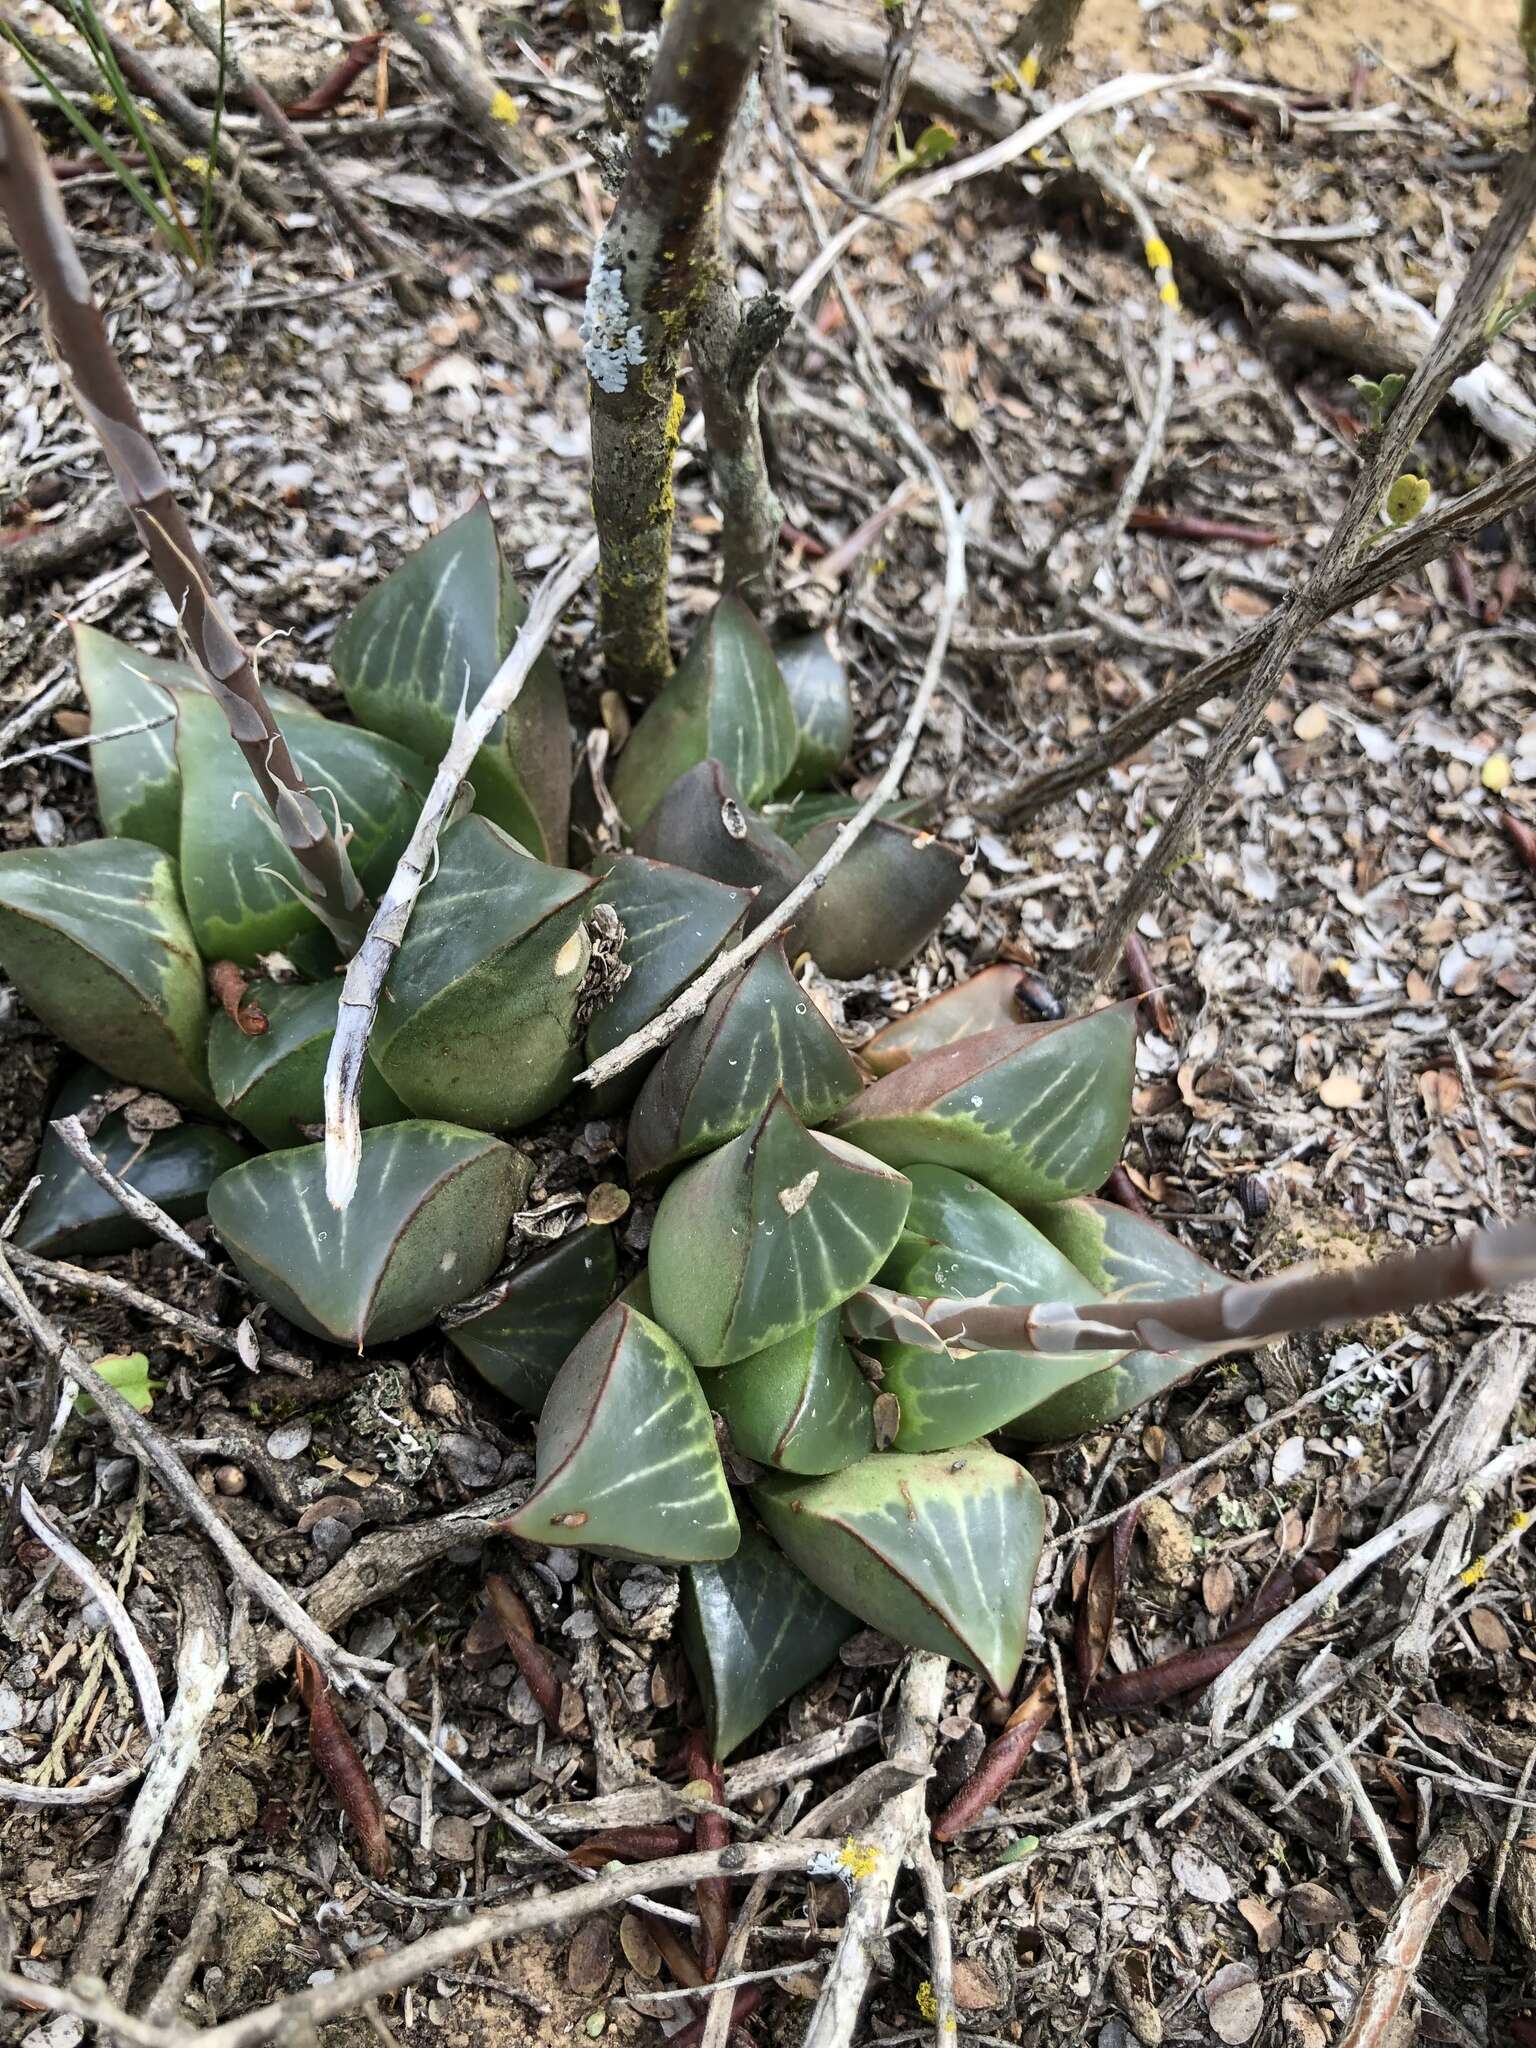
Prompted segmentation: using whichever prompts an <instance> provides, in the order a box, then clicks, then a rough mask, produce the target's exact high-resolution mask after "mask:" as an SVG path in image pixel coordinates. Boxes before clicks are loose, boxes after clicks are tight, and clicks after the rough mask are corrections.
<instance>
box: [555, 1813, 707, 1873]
mask: <svg viewBox="0 0 1536 2048" xmlns="http://www.w3.org/2000/svg"><path fill="white" fill-rule="evenodd" d="M692 1846H693V1845H692V1842H691V1840H690V1838H689V1837H688V1836H687V1835H685V1834H684V1832H683V1830H682V1829H681V1828H674V1827H671V1826H668V1825H667V1824H666V1823H665V1822H657V1823H655V1824H654V1825H652V1826H649V1827H632V1828H605V1829H604V1830H603V1832H602V1833H601V1834H598V1835H588V1837H587V1839H586V1840H585V1841H584V1842H578V1843H577V1845H576V1847H575V1848H574V1849H573V1850H572V1851H571V1861H572V1862H573V1863H574V1864H576V1865H577V1866H578V1868H580V1869H582V1870H601V1869H602V1867H603V1865H604V1864H605V1863H654V1862H655V1861H656V1860H657V1858H658V1857H661V1856H686V1855H687V1853H688V1851H689V1849H690V1848H691V1847H692Z"/></svg>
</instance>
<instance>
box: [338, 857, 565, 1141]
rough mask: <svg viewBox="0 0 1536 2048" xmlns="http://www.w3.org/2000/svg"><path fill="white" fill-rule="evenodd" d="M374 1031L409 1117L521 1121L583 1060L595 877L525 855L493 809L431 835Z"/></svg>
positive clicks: (381, 1061)
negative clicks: (429, 863) (496, 821)
mask: <svg viewBox="0 0 1536 2048" xmlns="http://www.w3.org/2000/svg"><path fill="white" fill-rule="evenodd" d="M438 853H439V859H438V866H437V872H436V874H435V875H434V876H433V877H432V879H431V880H430V881H429V882H427V883H426V884H425V885H424V886H423V888H422V891H421V896H420V898H419V899H418V901H417V904H416V909H415V913H414V915H413V916H412V918H411V922H410V925H409V927H408V928H407V930H406V934H405V941H404V943H403V945H402V946H401V948H400V951H399V954H398V956H397V957H396V960H395V964H394V966H393V967H392V968H391V969H390V973H389V980H388V982H387V983H386V985H385V992H384V1001H383V1002H382V1003H381V1004H380V1005H379V1014H378V1019H377V1021H376V1023H375V1025H374V1031H373V1040H372V1045H373V1056H374V1058H375V1060H376V1061H377V1062H378V1067H379V1071H380V1073H381V1074H382V1075H383V1076H384V1078H385V1080H386V1081H387V1082H388V1083H389V1085H390V1087H391V1088H393V1089H394V1091H395V1093H396V1094H397V1095H398V1096H399V1097H400V1100H401V1101H402V1102H404V1103H406V1104H407V1105H408V1106H409V1107H410V1109H411V1110H412V1111H413V1112H414V1114H415V1115H417V1116H443V1117H446V1116H453V1117H456V1118H458V1119H460V1120H462V1121H467V1122H470V1123H474V1124H479V1125H481V1126H482V1127H483V1128H484V1129H486V1130H495V1131H510V1130H517V1129H518V1128H520V1127H521V1126H522V1125H524V1124H528V1123H532V1122H533V1121H534V1119H535V1118H536V1117H540V1116H543V1115H544V1114H545V1112H546V1111H548V1110H550V1109H553V1108H554V1106H555V1104H556V1103H557V1102H558V1101H559V1100H560V1099H561V1097H562V1096H563V1095H564V1094H565V1092H566V1090H567V1089H568V1088H569V1087H570V1085H571V1081H572V1078H573V1077H574V1075H575V1073H576V1070H577V1068H578V1067H579V1066H580V1064H581V996H582V989H583V985H584V983H585V980H586V973H587V965H588V962H589V961H590V959H591V956H592V945H591V940H590V938H589V937H588V934H587V931H586V927H585V925H584V923H583V919H584V918H585V917H586V916H587V915H588V914H589V912H590V908H591V903H592V895H593V889H594V884H593V883H592V882H591V881H590V880H589V879H588V877H587V876H585V875H578V874H575V873H574V872H572V870H570V869H569V868H552V867H548V866H546V865H545V863H544V862H543V861H538V860H534V859H532V858H531V857H530V856H529V855H528V854H526V853H524V852H523V850H522V848H521V847H520V846H518V845H517V844H516V843H515V842H514V841H513V840H511V839H509V838H508V837H507V835H506V833H505V832H503V831H501V830H500V828H499V827H498V826H495V825H493V824H492V823H491V822H490V820H489V819H488V818H481V817H469V818H462V819H460V821H459V822H458V824H456V825H451V826H450V827H449V828H448V830H447V831H446V832H445V833H444V834H443V835H442V838H441V839H440V840H439V842H438Z"/></svg>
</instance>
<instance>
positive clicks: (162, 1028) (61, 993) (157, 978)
mask: <svg viewBox="0 0 1536 2048" xmlns="http://www.w3.org/2000/svg"><path fill="white" fill-rule="evenodd" d="M0 967H3V968H4V969H5V972H6V973H7V974H8V975H9V976H10V978H11V980H12V981H13V982H15V984H16V987H17V990H18V991H19V993H20V995H21V998H22V1000H23V1002H25V1003H26V1004H27V1006H28V1008H29V1009H32V1010H35V1011H36V1013H37V1015H38V1016H39V1017H41V1019H42V1020H43V1022H44V1023H45V1024H46V1025H47V1026H48V1029H49V1030H50V1031H51V1032H53V1033H54V1035H55V1037H57V1038H61V1039H63V1041H64V1043H65V1044H66V1045H68V1046H72V1047H73V1048H74V1050H75V1051H76V1052H78V1053H80V1054H81V1055H83V1057H84V1058H86V1059H88V1060H93V1061H94V1062H95V1063H96V1065H97V1066H99V1067H104V1068H105V1069H106V1071H107V1072H108V1073H109V1074H112V1075H114V1076H115V1077H116V1078H117V1079H118V1080H119V1081H137V1082H138V1083H139V1085H140V1086H141V1087H144V1088H154V1089H157V1090H158V1091H159V1092H160V1094H162V1095H170V1096H173V1097H174V1098H175V1100H176V1101H178V1102H188V1103H192V1104H194V1105H195V1106H196V1107H198V1108H199V1109H208V1110H211V1109H212V1108H213V1107H214V1102H213V1097H212V1095H211V1094H210V1093H209V1090H208V1050H207V1048H208V996H207V991H206V990H205V988H204V986H203V963H202V961H201V960H200V959H199V958H198V952H197V942H196V940H195V939H194V938H193V936H192V931H191V927H190V926H189V925H188V923H187V915H186V912H185V910H183V908H182V903H181V892H180V890H179V889H178V887H177V877H176V863H175V862H174V861H173V860H171V859H169V858H168V857H167V856H166V855H165V854H163V853H162V852H161V851H160V849H159V847H157V846H146V845H144V844H143V843H141V842H140V841H139V840H136V839H90V840H86V841H85V842H84V843H83V844H81V845H79V846H57V847H43V846H28V847H23V848H21V849H20V850H19V851H18V852H16V853H5V854H0Z"/></svg>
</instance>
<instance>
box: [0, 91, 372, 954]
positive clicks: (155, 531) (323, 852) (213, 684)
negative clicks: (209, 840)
mask: <svg viewBox="0 0 1536 2048" xmlns="http://www.w3.org/2000/svg"><path fill="white" fill-rule="evenodd" d="M0 214H3V215H4V216H5V219H6V221H7V222H8V224H9V226H10V229H11V233H12V235H13V236H14V237H15V240H16V249H17V253H18V254H19V255H20V257H21V260H22V262H23V264H24V265H25V267H26V270H27V273H28V275H29V276H30V278H31V280H32V283H33V286H34V287H35V289H36V291H37V293H38V296H39V298H40V299H41V300H42V303H43V306H44V308H45V310H46V313H47V318H48V323H49V327H50V330H51V333H52V338H53V343H54V346H55V348H56V349H57V351H58V354H59V357H60V359H61V360H62V362H63V365H64V367H65V369H66V370H67V371H68V373H69V378H70V381H71V382H72V384H73V387H74V395H75V401H76V403H77V404H78V405H79V407H80V410H81V411H82V412H83V413H84V415H85V417H86V420H87V421H88V423H89V425H90V427H91V429H92V431H93V432H94V433H95V435H96V438H97V439H98V440H99V441H100V443H101V448H102V453H103V454H104V455H105V457H106V459H107V466H108V467H109V468H110V470H111V471H112V475H113V477H114V479H115V480H116V483H117V487H118V489H119V491H121V493H122V495H123V498H124V501H125V502H126V504H127V506H128V509H129V512H130V514H131V515H132V518H133V523H134V526H135V528H136V529H137V532H138V535H139V538H140V540H141V541H142V542H143V544H144V546H145V547H146V548H147V549H148V551H149V558H150V560H151V562H152V563H153V564H154V567H155V573H156V574H157V575H158V576H159V578H160V581H161V583H162V584H163V585H164V586H165V591H166V595H167V596H168V597H169V598H170V600H171V603H172V605H173V606H174V608H175V612H176V616H177V619H178V621H179V624H180V627H181V631H182V633H183V635H184V637H185V639H186V642H187V645H188V647H189V649H190V651H191V654H192V658H193V660H194V661H195V662H196V663H197V665H198V668H199V670H200V672H201V673H202V676H203V678H204V680H205V681H206V683H207V685H208V688H209V689H210V691H211V692H212V693H213V696H214V698H215V699H216V700H217V702H218V703H219V705H220V707H221V708H222V710H223V712H224V715H225V717H226V718H227V719H228V720H229V729H230V732H231V734H232V735H233V737H234V739H235V741H236V743H237V745H238V746H239V748H240V751H241V753H242V754H243V755H244V756H245V759H246V762H247V765H248V766H249V768H250V770H251V773H252V774H253V775H254V776H255V778H256V784H257V787H258V788H259V789H260V791H261V793H262V796H263V797H264V798H265V800H266V802H267V804H268V805H269V806H270V808H271V811H272V815H273V817H274V819H275V820H276V826H277V831H278V834H279V836H280V839H281V843H282V844H283V845H284V846H286V847H287V848H288V850H289V852H290V853H292V855H293V856H294V858H295V860H297V862H298V863H299V872H300V874H301V875H302V876H303V878H304V884H305V888H306V890H307V891H308V892H309V907H310V909H312V910H313V912H314V914H315V915H316V916H317V917H318V918H320V919H321V921H322V922H323V923H324V924H325V925H326V926H327V927H328V928H329V929H330V930H331V932H332V933H333V935H334V936H335V938H336V940H337V943H338V944H339V945H341V946H343V947H344V948H345V949H347V950H350V948H351V946H352V945H353V944H355V943H356V941H357V939H358V937H359V936H360V935H361V932H362V928H363V924H364V923H365V921H366V917H365V912H366V907H367V906H366V904H365V902H364V898H363V892H362V889H361V887H360V885H359V883H358V880H357V877H356V876H355V875H354V874H353V872H352V864H351V862H350V861H349V860H348V859H347V856H346V852H345V850H344V848H343V847H342V845H341V843H340V842H339V841H338V840H337V839H336V838H335V837H334V836H333V835H332V833H331V831H330V829H329V827H328V826H327V824H326V822H325V818H324V815H323V813H322V812H321V810H320V807H319V806H318V805H317V804H316V802H315V800H314V798H313V797H312V796H311V795H310V794H309V791H308V790H307V789H306V787H305V785H304V778H303V776H302V775H300V773H299V771H298V768H297V767H296V765H295V763H294V760H293V756H292V755H291V754H290V753H289V751H288V743H287V741H286V740H285V739H284V738H283V735H282V733H281V731H280V730H279V728H278V725H277V723H276V721H275V719H274V718H273V716H272V713H271V710H270V708H269V706H268V704H267V701H266V698H265V697H264V696H263V695H262V692H261V686H260V684H259V683H258V682H257V680H256V671H255V669H254V668H253V667H252V665H251V660H250V657H249V655H248V654H247V653H246V652H245V650H244V648H242V647H241V645H240V642H239V640H238V639H237V638H236V637H235V633H234V631H233V629H232V628H231V626H230V624H229V622H228V620H227V619H226V618H225V616H224V613H223V611H222V610H221V608H220V606H219V602H218V599H217V598H216V597H215V596H214V593H213V585H212V583H211V581H210V579H209V576H208V571H207V568H206V566H205V564H204V562H203V559H202V556H201V554H200V553H199V551H198V547H197V543H196V542H195V541H194V540H193V538H192V531H191V528H190V527H189V526H188V525H187V522H186V519H185V517H184V516H183V514H182V511H181V508H180V506H179V505H177V503H176V501H175V499H174V497H173V496H172V493H171V484H170V479H169V477H168V476H167V475H166V473H165V471H164V469H163V468H162V467H161V463H160V458H159V456H158V455H157V454H156V453H155V450H154V447H153V445H152V444H151V442H150V441H149V440H148V439H147V438H146V436H145V433H144V428H143V423H142V422H141V420H140V419H139V415H138V409H137V407H136V406H135V405H134V402H133V393H132V392H131V391H130V390H129V388H128V380H127V378H126V377H125V376H124V375H123V368H122V364H121V363H120V362H119V361H118V359H117V356H116V354H115V353H114V351H113V348H112V344H111V342H110V341H109V340H108V339H107V330H106V326H105V323H104V322H103V320H102V317H101V312H100V309H99V308H98V306H97V304H96V299H95V295H94V294H93V292H92V290H91V286H90V280H89V279H88V278H87V276H86V274H85V268H84V266H83V264H82V263H81V261H80V256H79V252H78V251H77V249H76V248H75V244H74V240H73V238H72V236H71V235H70V231H69V223H68V220H67V219H66V218H65V214H64V205H63V201H62V200H61V199H60V197H59V188H58V186H57V185H56V184H55V183H54V179H53V174H52V172H51V171H50V170H49V168H48V163H47V159H46V158H45V157H44V155H43V152H42V148H41V146H40V144H39V143H38V139H37V135H36V133H35V131H34V130H33V127H32V124H31V122H30V121H29V120H28V119H27V117H26V115H25V114H24V113H23V112H22V110H21V108H20V107H19V106H18V105H17V103H16V101H15V100H14V99H13V98H12V97H11V95H10V94H9V93H8V92H7V91H6V90H5V89H4V88H3V87H0Z"/></svg>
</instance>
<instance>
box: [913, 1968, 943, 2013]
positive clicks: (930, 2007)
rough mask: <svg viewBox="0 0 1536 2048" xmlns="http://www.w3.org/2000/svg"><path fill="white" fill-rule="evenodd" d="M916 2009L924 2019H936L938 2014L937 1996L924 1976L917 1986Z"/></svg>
mask: <svg viewBox="0 0 1536 2048" xmlns="http://www.w3.org/2000/svg"><path fill="white" fill-rule="evenodd" d="M917 2009H918V2011H919V2012H920V2013H921V2014H922V2016H923V2018H924V2019H925V2020H936V2019H937V2018H938V2016H939V2001H938V1997H937V1995H936V1994H935V1992H934V1988H933V1986H932V1985H931V1984H930V1983H929V1982H928V1979H927V1978H926V1977H925V1978H924V1979H923V1981H922V1983H921V1984H919V1985H918V1987H917Z"/></svg>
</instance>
